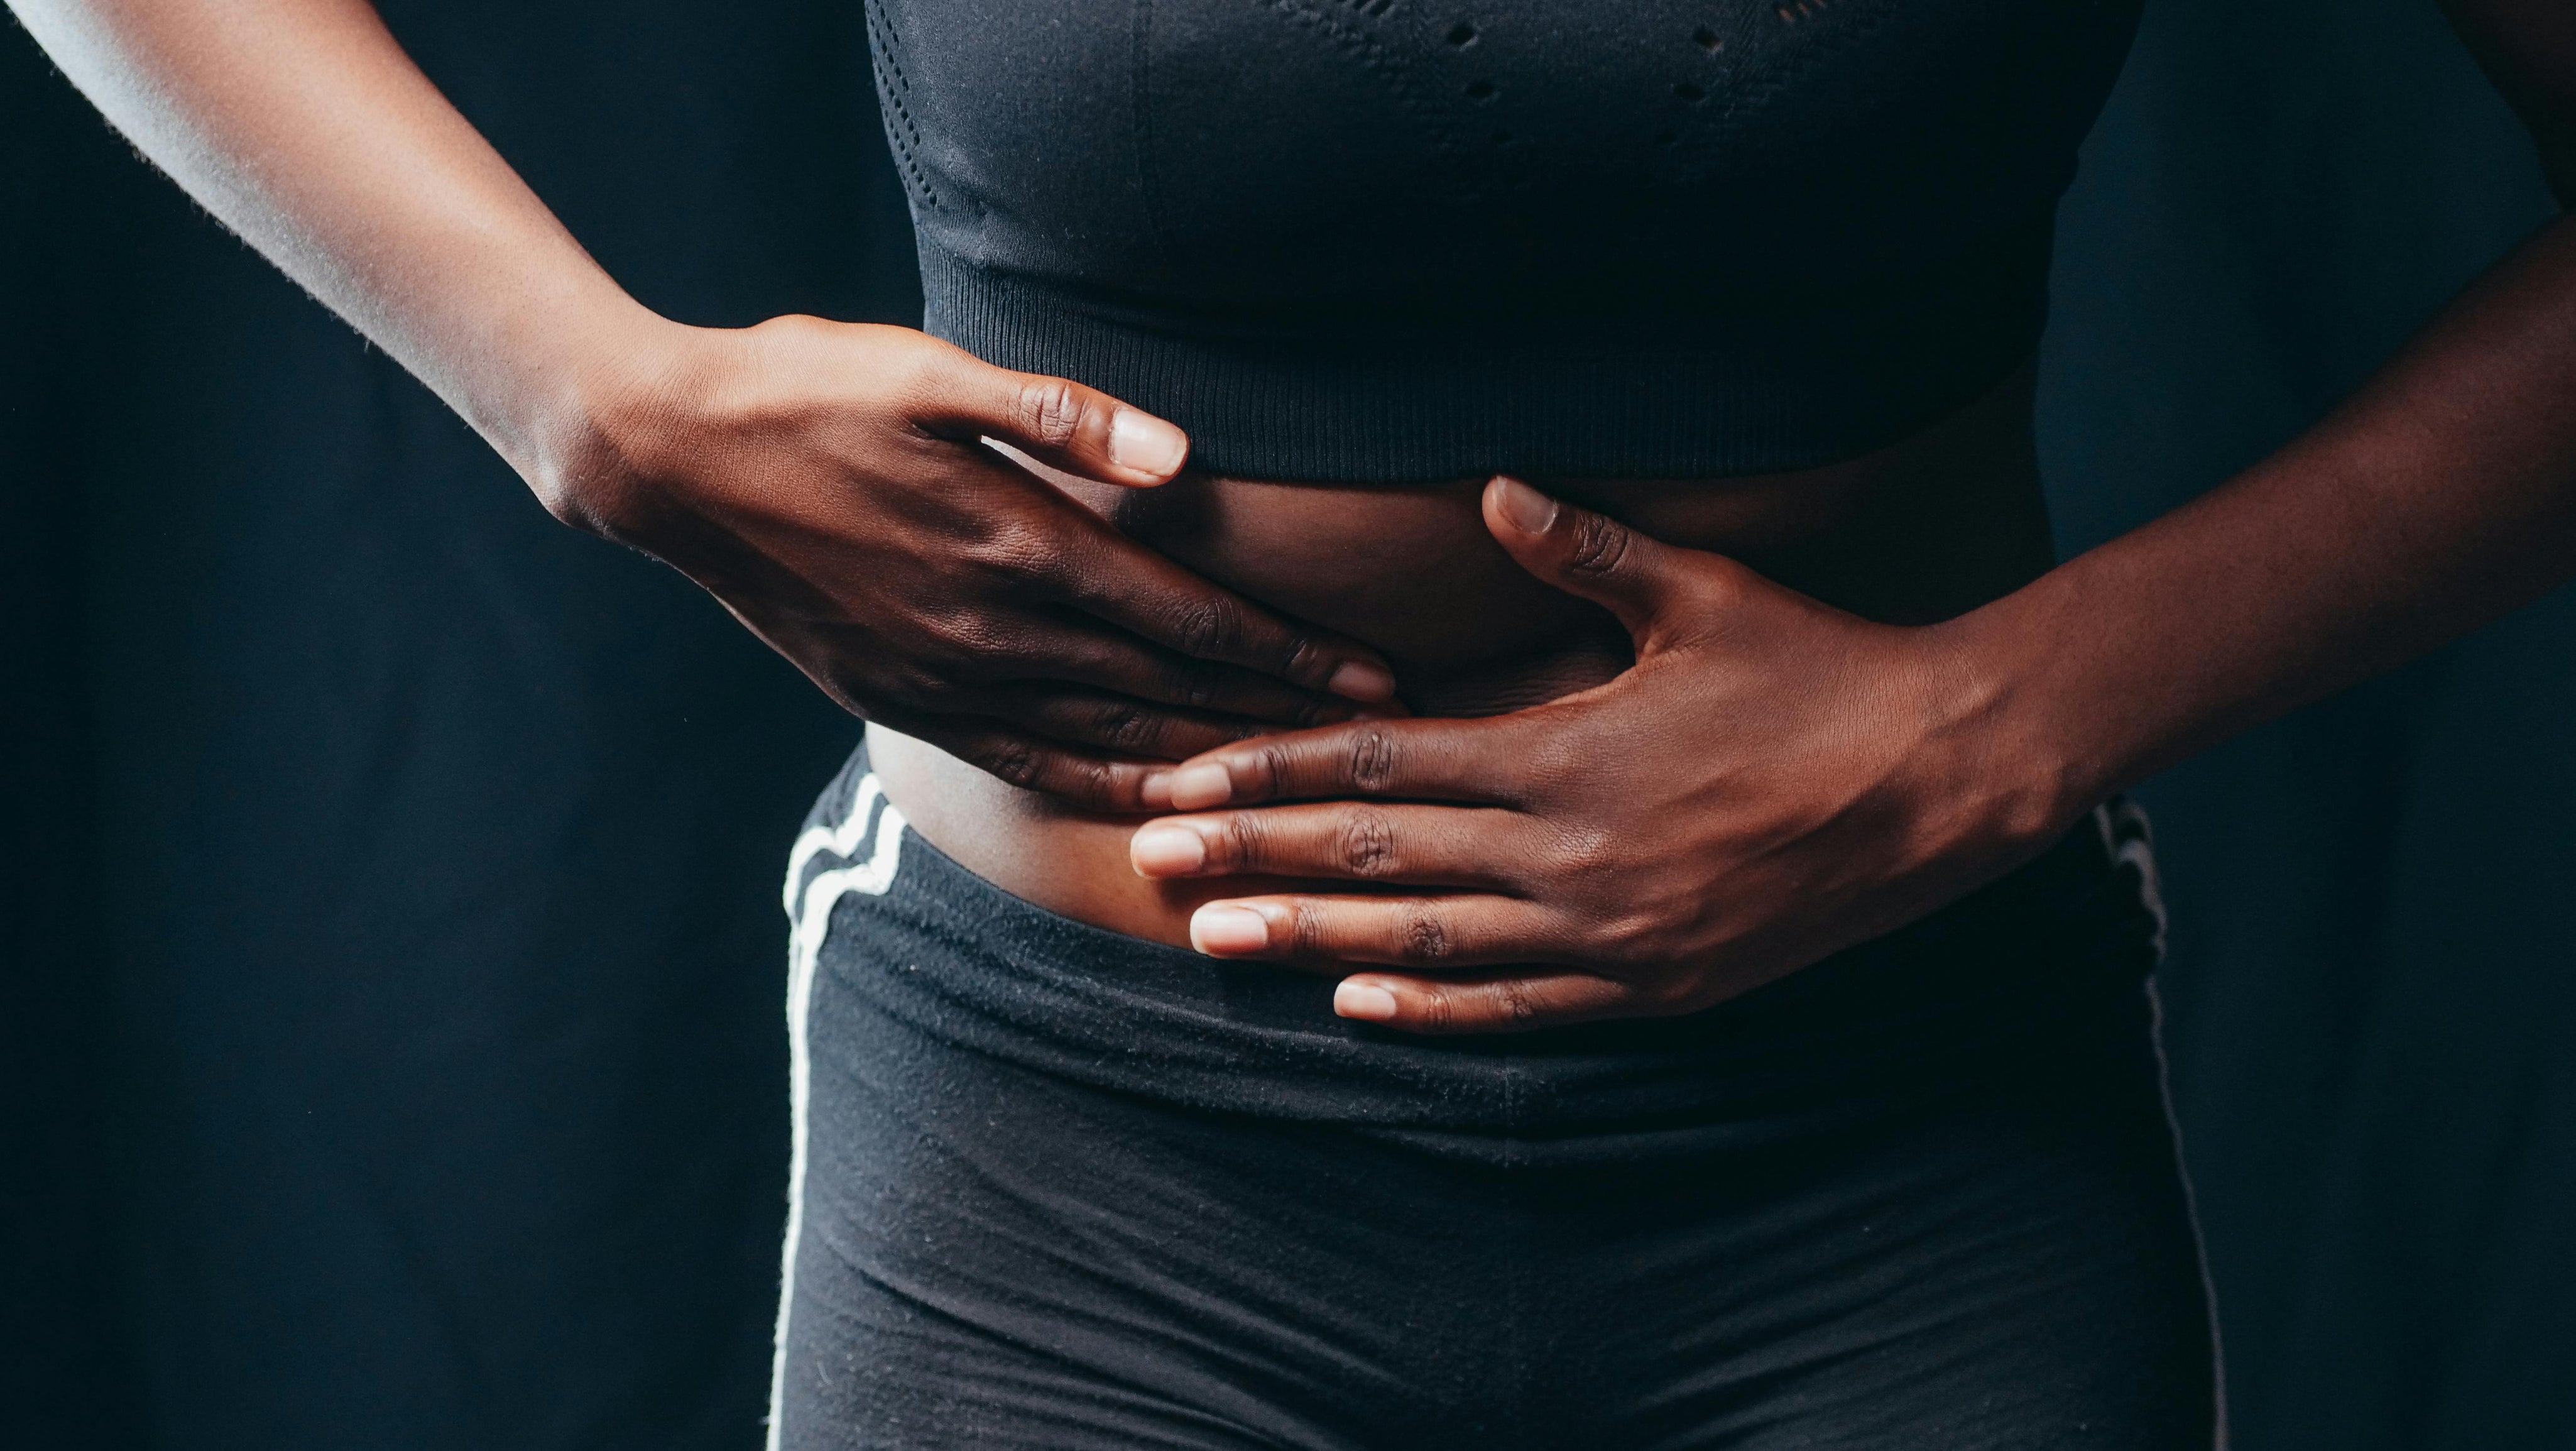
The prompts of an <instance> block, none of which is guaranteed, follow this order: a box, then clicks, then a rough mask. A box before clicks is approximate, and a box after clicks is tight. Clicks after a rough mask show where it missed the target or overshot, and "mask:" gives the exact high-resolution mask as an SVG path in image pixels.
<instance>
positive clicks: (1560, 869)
mask: <svg viewBox="0 0 2576 1451" xmlns="http://www.w3.org/2000/svg"><path fill="white" fill-rule="evenodd" d="M1552 855H1553V856H1554V858H1555V861H1554V868H1555V874H1556V875H1558V876H1561V877H1572V878H1577V879H1582V880H1596V879H1598V878H1601V877H1603V876H1606V875H1609V874H1611V873H1613V872H1615V871H1616V870H1617V868H1618V848H1617V846H1616V844H1615V843H1614V842H1613V840H1612V838H1611V835H1610V833H1608V832H1606V831H1602V830H1599V829H1598V828H1593V827H1576V828H1568V829H1566V830H1565V831H1563V832H1561V833H1560V834H1559V835H1558V838H1557V842H1556V849H1555V851H1554V852H1553V853H1552Z"/></svg>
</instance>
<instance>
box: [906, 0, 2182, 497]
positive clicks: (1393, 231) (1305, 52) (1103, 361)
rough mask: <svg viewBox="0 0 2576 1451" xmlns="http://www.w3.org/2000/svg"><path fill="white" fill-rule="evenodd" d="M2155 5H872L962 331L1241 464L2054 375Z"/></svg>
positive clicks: (1595, 0) (938, 328)
mask: <svg viewBox="0 0 2576 1451" xmlns="http://www.w3.org/2000/svg"><path fill="white" fill-rule="evenodd" d="M2139 3H2140V0H869V3H868V14H869V19H870V40H871V42H872V44H873V45H874V47H875V51H876V61H877V76H878V83H879V92H880V95H879V99H880V100H881V102H882V104H883V108H884V113H885V122H886V129H887V134H888V136H889V137H890V139H891V141H892V143H893V147H894V153H895V162H896V166H897V168H898V169H899V170H900V171H901V173H902V174H903V177H904V179H905V182H906V184H907V185H908V186H909V188H910V190H911V199H912V209H913V217H914V221H915V223H916V228H917V232H918V237H919V242H920V249H921V268H922V281H923V285H924V290H925V294H926V298H927V303H928V326H929V328H930V330H931V331H932V332H934V333H936V334H938V335H940V336H942V337H946V338H948V339H950V340H952V341H954V342H957V343H958V344H960V345H962V346H964V347H966V348H967V349H969V350H971V351H973V352H975V353H976V354H978V355H980V356H982V357H984V358H986V359H988V360H990V361H992V362H995V363H1000V364H1003V365H1005V366H1009V367H1014V368H1023V369H1028V370H1031V371H1036V372H1046V373H1054V374H1059V375H1063V376H1068V377H1073V378H1077V379H1080V380H1082V381H1084V382H1087V383H1090V384H1093V385H1095V386H1097V387H1100V388H1103V389H1106V390H1108V391H1110V392H1112V393H1114V394H1117V395H1119V396H1121V397H1123V398H1126V399H1128V400H1129V401H1131V402H1134V403H1136V404H1138V405H1139V406H1142V407H1145V408H1149V409H1152V410H1153V411H1155V412H1157V413H1160V414H1162V415H1163V416H1165V417H1167V418H1170V419H1172V420H1173V421H1175V422H1177V423H1179V424H1181V425H1182V426H1183V427H1185V428H1187V429H1188V430H1189V431H1190V433H1191V436H1192V439H1193V443H1194V449H1195V460H1196V462H1197V463H1198V464H1199V466H1201V467H1204V468H1208V469H1211V470H1215V471H1220V472H1227V473H1234V474H1242V475H1249V476H1257V477H1267V478H1285V479H1383V480H1396V479H1421V478H1446V477H1459V476H1468V475H1474V474H1480V473H1485V472H1489V471H1493V470H1513V471H1521V472H1528V473H1533V474H1541V475H1545V474H1559V475H1565V474H1590V475H1603V476H1620V475H1625V476H1631V477H1642V476H1660V477H1701V476H1716V475H1726V474H1738V473H1750V472H1764V471H1771V470H1778V469H1787V468H1797V467H1805V466H1810V465H1814V464H1821V463H1827V462H1831V461H1833V460H1836V459H1841V458H1848V457H1852V456H1855V455H1858V454H1861V453H1865V452H1868V451H1870V450H1871V449H1873V448H1877V447H1880V446H1883V445H1885V444H1887V443H1890V442H1893V441H1895V440H1896V439H1899V438H1901V437H1903V436H1905V435H1906V434H1908V433H1911V432H1913V431H1915V430H1916V429H1919V428H1921V427H1923V426H1925V425H1927V424H1929V423H1931V422H1933V421H1935V420H1937V419H1939V418H1941V417H1943V416H1944V415H1946V414H1948V413H1949V412H1951V411H1953V410H1955V409H1957V408H1958V407H1960V406H1962V405H1964V404H1965V403H1966V402H1968V401H1969V400H1971V399H1973V398H1975V397H1976V396H1978V395H1979V394H1980V393H1982V392H1984V391H1985V390H1986V389H1988V388H1990V387H1992V386H1993V385H1994V384H1995V383H1996V382H1997V381H1999V380H2000V379H2001V378H2003V377H2004V376H2005V375H2006V374H2008V373H2010V372H2011V371H2012V370H2013V369H2014V368H2016V367H2018V366H2020V364H2021V363H2022V362H2023V361H2024V360H2025V359H2026V358H2027V357H2028V356H2029V354H2030V351H2031V349H2032V347H2033V346H2034V344H2035V343H2036V341H2037V339H2038V336H2039V331H2040V327H2041V324H2042V322H2043V321H2044V319H2045V315H2046V312H2047V271H2048V254H2049V238H2050V230H2051V226H2052V222H2053V218H2054V213H2055V208H2056V202H2057V199H2058V197H2059V195H2060V194H2061V193H2062V192H2063V191H2064V190H2065V187H2066V184H2067V182H2068V181H2069V180H2070V179H2071V177H2072V175H2073V172H2074V166H2075V152H2076V147H2077V145H2078V143H2079V142H2080V141H2081V140H2082V138H2083V136H2084V133H2085V132H2086V130H2087V129H2089V128H2090V127H2091V125H2092V122H2093V119H2094V117H2095V115H2096V114H2097V113H2098V112H2099V110H2100V108H2101V104H2102V101H2103V98H2104V96H2105V95H2106V94H2107V93H2108V91H2109V89H2110V86H2111V82H2112V80H2113V78H2114V76H2115V75H2116V74H2117V72H2118V70H2119V66H2120V62H2121V60H2122V58H2123V57H2124V55H2125V54H2126V52H2127V49H2128V45H2129V40H2130V37H2131V35H2132V33H2133V32H2134V30H2135V28H2136V23H2137V12H2138V6H2139Z"/></svg>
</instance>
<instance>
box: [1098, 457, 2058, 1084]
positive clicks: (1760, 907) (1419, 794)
mask: <svg viewBox="0 0 2576 1451" xmlns="http://www.w3.org/2000/svg"><path fill="white" fill-rule="evenodd" d="M1484 511H1485V522H1486V526H1487V527H1488V528H1489V529H1491V530H1492V531H1493V533H1494V536H1495V538H1496V539H1498V540H1500V541H1501V543H1502V545H1503V547H1504V548H1505V549H1507V550H1509V551H1510V552H1511V553H1512V555H1513V557H1515V558H1516V559H1518V560H1519V561H1520V563H1521V565H1522V566H1523V567H1524V568H1526V569H1528V570H1530V571H1531V572H1532V573H1533V574H1535V575H1537V576H1538V577H1539V578H1541V579H1544V580H1547V581H1549V582H1550V583H1552V584H1554V585H1556V586H1557V587H1559V588H1562V589H1565V590H1567V591H1570V592H1572V593H1574V594H1577V595H1580V596H1582V597H1584V598H1586V599H1589V600H1593V601H1595V602H1597V603H1599V604H1601V605H1603V606H1605V607H1607V608H1608V609H1609V610H1610V611H1611V612H1612V613H1613V614H1615V615H1617V616H1618V618H1619V620H1620V622H1621V623H1622V624H1624V625H1625V626H1626V627H1627V629H1628V631H1629V633H1630V634H1631V635H1632V636H1633V637H1634V638H1635V641H1636V657H1637V658H1636V664H1635V665H1634V666H1632V667H1631V668H1630V669H1629V670H1628V671H1626V672H1625V673H1624V674H1622V675H1620V676H1619V677H1618V678H1616V679H1614V680H1612V681H1610V682H1608V683H1607V684H1604V685H1601V686H1599V687H1596V688H1594V689H1591V690H1586V691H1583V692H1581V693H1579V694H1576V695H1570V696H1567V697H1565V698H1563V699H1560V700H1555V701H1550V702H1548V703H1547V704H1544V705H1540V706H1536V707H1533V708H1531V709H1527V710H1522V711H1517V712H1514V713H1512V714H1509V715H1502V716H1492V717H1487V718H1484V719H1475V720H1443V719H1417V720H1381V721H1360V722H1354V723H1351V724H1348V725H1339V726H1331V727H1326V728H1323V729H1317V730H1309V731H1302V732H1298V733H1295V734H1289V735H1279V736H1270V737H1265V738H1261V739H1256V740H1250V741H1244V742H1241V743H1239V744H1235V745H1230V746H1226V747H1222V748H1219V749H1217V750H1214V751H1211V752H1208V753H1207V754H1204V755H1201V756H1198V757H1196V758H1194V759H1193V760H1191V761H1189V762H1185V763H1183V764H1182V765H1181V766H1179V767H1177V768H1174V769H1172V770H1170V771H1168V772H1164V773H1160V774H1158V775H1155V776H1152V777H1149V778H1148V779H1147V781H1146V783H1145V787H1144V790H1145V797H1146V800H1147V801H1148V803H1158V802H1160V801H1168V802H1169V803H1170V805H1171V806H1172V807H1173V808H1175V809H1177V810H1180V811H1185V812H1188V813H1190V814H1188V815H1182V816H1172V817H1165V818H1161V819H1159V820H1156V821H1154V822H1151V823H1149V824H1147V825H1146V826H1144V827H1142V828H1140V829H1139V830H1138V831H1137V833H1136V835H1135V837H1134V839H1133V842H1132V845H1131V848H1130V851H1131V856H1132V858H1133V861H1134V863H1135V867H1136V870H1137V871H1138V872H1140V873H1142V874H1143V875H1145V876H1147V877H1153V878H1175V877H1219V876H1227V875H1234V874H1252V873H1258V874H1263V875H1271V876H1290V877H1308V878H1323V879H1342V880H1347V881H1350V882H1352V883H1354V884H1355V890H1353V891H1349V892H1340V893H1335V892H1309V893H1296V894H1279V895H1265V896H1253V897H1241V898H1230V899H1226V900H1221V901H1213V902H1210V903H1208V904H1207V905H1205V906H1203V907H1201V908H1199V909H1198V912H1197V914H1196V915H1195V916H1194V917H1193V918H1192V919H1191V924H1190V936H1191V940H1192V942H1193V943H1194V944H1195V945H1196V946H1197V947H1198V948H1199V950H1200V951H1202V952H1206V953H1209V954H1212V955H1214V956H1218V957H1227V958H1246V959H1265V960H1275V961H1283V962H1293V963H1300V964H1308V965H1312V966H1315V967H1318V968H1321V969H1324V970H1326V971H1333V972H1346V971H1348V969H1349V968H1350V966H1351V965H1352V964H1355V963H1377V964H1385V965H1386V966H1387V967H1388V968H1390V969H1391V970H1388V971H1372V972H1361V973H1358V974H1356V975H1352V976H1348V977H1345V978H1344V979H1343V981H1342V983H1341V985H1340V987H1339V988H1338V989H1337V990H1336V992H1335V994H1334V999H1333V1002H1334V1008H1335V1011H1337V1012H1339V1013H1340V1014H1341V1015H1343V1016H1344V1017H1350V1018H1358V1019H1364V1020H1368V1021H1372V1022H1379V1023H1384V1024H1387V1025H1389V1026H1391V1027H1396V1028H1402V1029H1408V1030H1412V1031H1416V1032H1425V1033H1474V1032H1499V1031H1512V1030H1520V1029H1529V1028H1538V1027H1546V1026H1552V1025H1555V1024H1560V1023H1570V1022H1578V1021H1582V1020H1585V1019H1593V1018H1616V1017H1648V1016H1661V1015H1669V1014H1680V1013H1688V1012H1693V1011H1696V1010H1698V1009H1701V1008H1705V1007H1709V1006H1711V1005H1713V1004H1716V1003H1719V1002H1722V1001H1724V1000H1725V999H1727V998H1730V997H1733V996H1735V995H1737V994H1739V993H1743V992H1746V991H1748V990H1750V989H1752V988H1755V987H1758V986H1760V985H1762V984H1763V983H1766V982H1769V981H1771V980H1773V979H1775V978H1778V977H1782V976H1785V975H1786V974H1788V973H1791V972H1794V971H1796V970H1797V969H1799V968H1801V967H1804V966H1806V965H1808V964H1810V963H1812V962H1815V961H1816V960H1818V959H1819V958H1822V957H1824V956H1825V955H1827V954H1829V953H1831V952H1834V951H1836V950H1838V949H1840V948H1843V947H1847V946H1850V945H1852V944H1854V943H1857V942H1861V941H1864V940H1866V939H1868V938H1870V937H1874V936H1876V935H1878V934H1880V933H1883V932H1886V931H1889V930H1891V929H1893V928H1895V927H1897V926H1900V925H1902V924H1903V923H1905V922H1907V921H1910V920H1912V919H1913V918H1915V917H1918V916H1920V915H1922V914H1923V913H1925V912H1928V911H1930V910H1931V909H1932V908H1934V907H1936V906H1939V905H1940V904H1942V903H1944V902H1946V901H1949V900H1951V899H1952V898H1955V897H1957V896H1959V895H1962V894H1964V893H1965V892H1967V891H1969V890H1970V889H1972V888H1974V887H1976V886H1977V885H1979V884H1981V883H1983V882H1985V881H1987V880H1990V879H1991V878H1993V877H1995V876H1997V875H2000V874H2001V873H2002V872H2004V871H2005V870H2007V869H2009V868H2010V867H2012V866H2014V865H2016V864H2017V863H2019V862H2020V861H2022V860H2024V859H2026V858H2027V857H2029V856H2031V855H2032V854H2034V853H2036V852H2037V851H2038V850H2040V849H2041V848H2042V847H2044V846H2045V845H2046V844H2047V842H2048V841H2049V840H2051V839H2052V838H2053V837H2054V836H2055V835H2056V834H2057V833H2058V832H2060V831H2062V830H2064V829H2065V828H2066V826H2068V825H2069V824H2070V823H2071V822H2072V821H2073V820H2074V818H2075V816H2076V815H2077V813H2079V812H2080V811H2081V810H2083V809H2084V807H2085V806H2087V805H2089V804H2090V803H2087V802H2070V801H2065V800H2062V799H2061V797H2062V795H2063V791H2062V789H2061V786H2060V782H2061V780H2062V779H2063V775H2064V773H2060V772H2056V771H2052V770H2049V769H2047V767H2046V765H2045V763H2044V762H2039V761H2034V760H2029V759H2026V758H2016V755H2015V753H2013V752H2012V751H2011V750H2010V749H2009V747H2008V745H2007V743H2006V741H2005V740H2004V739H2003V738H2002V736H2001V734H2000V733H1999V731H1998V729H1997V727H1996V725H1995V722H1996V721H1997V720H1998V719H1999V718H2000V708H2001V705H2002V703H2003V700H2004V697H2005V690H2004V688H2003V686H2002V685H2001V684H1999V683H1998V682H1997V681H1995V680H1993V679H1990V678H1988V675H1987V673H1986V672H1984V671H1981V670H1980V668H1979V667H1978V664H1977V661H1978V652H1977V650H1976V649H1975V648H1974V645H1973V636H1974V631H1973V629H1970V628H1967V625H1968V623H1969V621H1973V619H1974V618H1975V617H1973V616H1970V617H1968V618H1967V620H1963V621H1954V622H1952V623H1950V624H1947V625H1935V626H1923V627H1901V626H1890V625H1878V624H1872V623H1870V622H1868V621H1865V620H1861V619H1859V618H1856V617H1854V616H1851V615H1848V614H1844V613H1842V612H1840V611H1837V610H1833V609H1829V608H1827V607H1825V606H1823V605H1821V604H1818V603H1816V602H1815V601H1813V600H1810V599H1808V598H1806V597H1805V596H1802V595H1798V594H1795V593H1793V592H1791V591H1789V590H1786V589H1783V588H1781V587H1780V586H1778V585H1775V584H1773V583H1771V582H1770V581H1768V580H1766V579H1764V578H1762V577H1761V576H1759V575H1757V574H1755V573H1753V572H1752V571H1751V570H1749V569H1747V568H1745V567H1744V566H1742V565H1740V564H1737V563H1735V562H1734V561H1732V560H1729V559H1726V558H1723V557H1721V556H1719V555H1715V554H1707V553H1702V552H1700V551H1696V550H1688V549H1681V548H1677V547H1674V546H1671V545H1667V544H1663V543H1660V542H1658V541H1655V540H1652V539H1648V538H1646V537H1645V536H1643V535H1640V534H1638V533H1637V532H1635V531H1634V530H1632V529H1629V528H1628V527H1626V526H1625V525H1622V524H1619V523H1616V522H1614V521H1612V520H1610V519H1607V518H1605V517H1603V516H1601V515H1599V514H1594V513H1591V512H1588V511H1585V510H1581V509H1577V508H1574V507H1572V506H1570V505H1559V504H1557V503H1556V502H1555V501H1553V500H1550V499H1548V498H1547V497H1545V496H1544V495H1541V494H1540V493H1538V492H1537V491H1536V490H1534V489H1531V488H1530V487H1529V486H1527V485H1525V484H1521V483H1518V482H1517V481H1514V480H1509V479H1497V480H1495V481H1494V482H1493V483H1492V484H1490V485H1488V486H1487V488H1486V490H1485V496H1484ZM1284 803H1293V804H1284ZM1218 807H1224V808H1228V809H1224V810H1217V809H1212V808H1218ZM1359 884H1364V885H1359Z"/></svg>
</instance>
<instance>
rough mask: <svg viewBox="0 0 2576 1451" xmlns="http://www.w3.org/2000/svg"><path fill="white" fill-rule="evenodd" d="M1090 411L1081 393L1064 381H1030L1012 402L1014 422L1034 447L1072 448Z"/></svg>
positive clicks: (1059, 379)
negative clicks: (1037, 445)
mask: <svg viewBox="0 0 2576 1451" xmlns="http://www.w3.org/2000/svg"><path fill="white" fill-rule="evenodd" d="M1089 411H1090V407H1089V405H1088V403H1086V402H1085V400H1084V398H1083V395H1082V390H1081V389H1079V388H1076V387H1075V386H1074V385H1072V384H1071V383H1068V382H1066V381H1065V380H1064V379H1062V378H1031V379H1029V380H1027V381H1025V382H1023V383H1021V384H1020V388H1019V392H1018V394H1017V395H1016V396H1015V397H1013V398H1012V400H1011V422H1012V423H1013V424H1014V425H1016V426H1017V427H1018V428H1019V430H1020V432H1021V433H1022V434H1023V435H1025V436H1026V437H1027V438H1028V440H1029V441H1030V442H1031V443H1037V444H1043V445H1045V446H1046V447H1048V448H1066V447H1069V446H1071V445H1072V443H1073V442H1074V440H1075V439H1077V438H1078V437H1080V436H1081V433H1082V420H1083V415H1084V414H1086V413H1088V412H1089Z"/></svg>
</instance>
